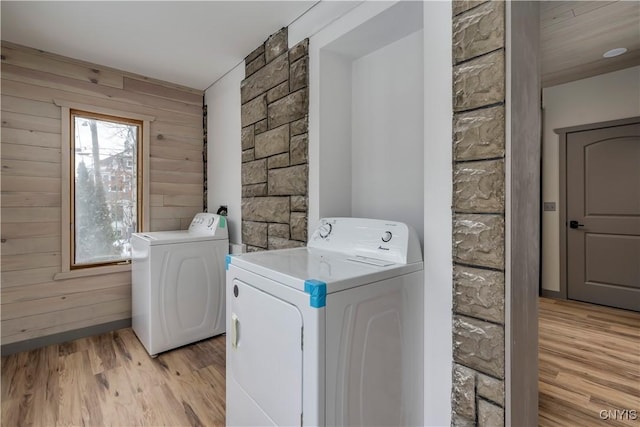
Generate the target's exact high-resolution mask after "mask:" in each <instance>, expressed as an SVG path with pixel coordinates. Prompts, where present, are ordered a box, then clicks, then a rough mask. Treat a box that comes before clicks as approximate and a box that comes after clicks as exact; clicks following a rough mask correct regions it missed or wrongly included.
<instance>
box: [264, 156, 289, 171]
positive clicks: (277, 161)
mask: <svg viewBox="0 0 640 427" xmlns="http://www.w3.org/2000/svg"><path fill="white" fill-rule="evenodd" d="M287 166H289V153H282V154H277V155H275V156H271V157H269V158H268V159H267V169H276V168H284V167H287Z"/></svg>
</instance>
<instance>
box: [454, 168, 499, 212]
mask: <svg viewBox="0 0 640 427" xmlns="http://www.w3.org/2000/svg"><path fill="white" fill-rule="evenodd" d="M504 179H505V178H504V160H502V159H500V160H484V161H474V162H464V163H457V164H456V165H455V166H454V171H453V208H454V210H455V211H456V212H466V213H496V212H504Z"/></svg>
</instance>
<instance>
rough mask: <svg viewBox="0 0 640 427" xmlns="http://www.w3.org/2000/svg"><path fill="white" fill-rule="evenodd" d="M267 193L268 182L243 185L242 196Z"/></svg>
mask: <svg viewBox="0 0 640 427" xmlns="http://www.w3.org/2000/svg"><path fill="white" fill-rule="evenodd" d="M266 195H267V183H266V182H265V183H262V184H253V185H243V186H242V197H257V196H266Z"/></svg>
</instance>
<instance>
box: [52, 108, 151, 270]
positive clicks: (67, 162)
mask: <svg viewBox="0 0 640 427" xmlns="http://www.w3.org/2000/svg"><path fill="white" fill-rule="evenodd" d="M53 102H54V104H56V105H57V106H59V107H60V108H61V117H60V118H61V119H62V132H61V133H62V141H61V147H62V150H61V170H62V173H61V180H60V181H61V196H62V206H61V218H62V219H61V221H60V225H61V227H60V238H61V242H62V248H61V249H62V253H61V257H60V258H61V266H60V272H59V273H56V274H55V275H54V276H53V280H63V279H72V278H75V277H87V276H98V275H103V274H112V273H120V272H124V271H131V264H130V263H126V264H114V265H107V266H99V267H88V268H81V269H77V270H72V269H71V227H72V224H71V211H70V208H69V207H70V206H71V199H70V197H71V176H70V174H69V171H70V168H71V156H72V155H73V154H72V153H71V110H82V111H87V112H92V113H98V114H105V115H109V116H117V117H123V118H126V119H133V120H140V121H142V177H141V179H142V192H141V195H142V227H141V229H140V230H139V231H147V230H148V227H149V206H150V204H149V148H150V143H149V141H150V129H151V122H153V121H154V120H155V117H153V116H147V115H144V114H137V113H132V112H129V111H120V110H114V109H111V108H103V107H96V106H94V105H89V104H81V103H78V102H73V101H67V100H64V99H54V100H53Z"/></svg>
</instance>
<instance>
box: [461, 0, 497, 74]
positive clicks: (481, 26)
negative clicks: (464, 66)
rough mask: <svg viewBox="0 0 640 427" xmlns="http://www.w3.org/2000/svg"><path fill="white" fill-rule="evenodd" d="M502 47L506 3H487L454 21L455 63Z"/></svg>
mask: <svg viewBox="0 0 640 427" xmlns="http://www.w3.org/2000/svg"><path fill="white" fill-rule="evenodd" d="M501 47H504V2H502V1H491V2H487V3H484V4H482V5H480V6H478V7H476V8H474V9H471V10H469V11H467V12H465V13H463V14H461V15H458V16H456V17H455V18H454V19H453V60H454V63H459V62H461V61H464V60H467V59H470V58H474V57H476V56H479V55H482V54H485V53H488V52H491V51H494V50H496V49H500V48H501Z"/></svg>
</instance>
